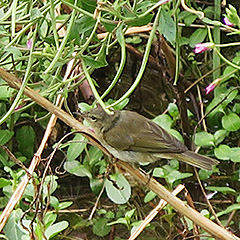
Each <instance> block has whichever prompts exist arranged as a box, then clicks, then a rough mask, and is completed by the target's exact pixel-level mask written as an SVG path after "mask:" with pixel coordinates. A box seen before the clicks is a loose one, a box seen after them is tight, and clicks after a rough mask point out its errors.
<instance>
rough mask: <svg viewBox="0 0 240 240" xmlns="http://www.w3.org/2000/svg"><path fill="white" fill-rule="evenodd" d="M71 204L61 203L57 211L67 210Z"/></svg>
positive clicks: (70, 202) (69, 202)
mask: <svg viewBox="0 0 240 240" xmlns="http://www.w3.org/2000/svg"><path fill="white" fill-rule="evenodd" d="M72 204H73V202H72V201H68V202H67V201H66V202H61V203H59V209H61V210H62V209H65V208H68V207H70V206H71V205H72Z"/></svg>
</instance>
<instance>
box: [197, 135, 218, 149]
mask: <svg viewBox="0 0 240 240" xmlns="http://www.w3.org/2000/svg"><path fill="white" fill-rule="evenodd" d="M194 141H195V144H196V145H198V146H200V147H209V146H214V136H213V135H212V134H210V133H207V132H198V133H196V134H195V139H194Z"/></svg>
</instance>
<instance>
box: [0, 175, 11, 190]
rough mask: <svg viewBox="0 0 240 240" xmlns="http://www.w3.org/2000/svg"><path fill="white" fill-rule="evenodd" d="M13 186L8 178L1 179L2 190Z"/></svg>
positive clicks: (0, 186)
mask: <svg viewBox="0 0 240 240" xmlns="http://www.w3.org/2000/svg"><path fill="white" fill-rule="evenodd" d="M10 184H11V181H10V180H8V179H6V178H2V177H1V178H0V188H3V187H5V186H7V185H10Z"/></svg>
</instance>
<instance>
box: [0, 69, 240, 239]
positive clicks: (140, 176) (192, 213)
mask: <svg viewBox="0 0 240 240" xmlns="http://www.w3.org/2000/svg"><path fill="white" fill-rule="evenodd" d="M0 77H1V78H2V79H3V80H5V81H6V82H7V83H8V84H9V86H10V87H12V88H15V89H17V90H18V89H19V88H20V87H21V82H20V81H19V80H18V79H17V78H16V77H15V76H14V75H12V74H10V73H8V72H7V71H5V70H4V69H2V68H0ZM24 94H25V95H26V96H28V97H30V98H31V99H32V100H33V101H35V102H36V103H37V104H39V105H40V106H42V107H43V108H45V109H46V110H48V111H49V112H51V113H52V114H54V115H56V116H57V117H58V118H59V119H61V120H62V121H63V122H65V123H66V124H67V125H69V126H70V127H72V128H74V129H76V130H77V131H80V132H81V133H82V134H83V135H84V136H85V137H86V138H88V139H89V140H90V141H91V142H92V143H93V144H94V145H95V146H97V147H99V148H100V149H101V150H102V151H103V152H104V153H105V154H107V155H109V153H108V152H107V151H106V149H104V148H103V147H102V146H101V144H100V143H99V141H97V138H96V136H94V134H93V133H92V132H90V131H89V130H88V129H87V127H86V126H84V125H82V124H81V123H80V122H78V121H77V120H76V119H74V118H73V117H71V116H70V115H69V114H67V113H66V112H64V111H63V110H62V109H60V108H58V107H56V106H54V105H53V104H52V103H51V102H49V101H48V100H47V99H45V98H44V97H42V96H41V95H40V94H39V93H37V92H36V91H33V90H32V89H30V88H29V87H26V88H25V90H24ZM116 164H117V165H118V166H119V167H121V168H124V169H125V170H126V171H127V172H129V173H130V174H131V175H133V176H134V177H135V178H136V179H137V180H139V181H140V182H142V183H143V184H145V185H146V184H147V186H148V187H149V188H150V189H151V190H152V191H154V192H155V193H156V194H157V195H158V196H159V197H160V198H162V199H164V200H165V201H166V202H168V203H169V204H170V205H171V206H172V207H173V208H174V209H175V210H177V211H178V212H180V213H181V214H183V215H184V216H186V217H188V218H189V219H191V220H192V221H193V222H194V223H196V224H198V225H199V226H201V227H202V228H203V229H205V230H206V231H207V232H208V233H210V234H211V235H212V236H214V237H216V238H219V239H223V240H240V238H238V237H237V236H235V235H233V234H232V233H230V232H228V231H227V230H226V229H224V228H222V227H220V226H219V225H217V224H216V223H214V222H212V221H211V220H209V219H208V218H206V217H204V216H203V215H201V214H200V213H199V212H197V211H196V210H194V209H193V208H191V207H190V206H189V205H187V204H185V203H184V202H183V201H181V200H180V199H179V198H177V197H176V196H174V195H173V194H171V193H170V192H169V191H168V190H167V189H166V188H165V187H163V186H162V185H161V184H159V183H158V182H157V181H156V180H155V179H153V178H151V179H150V180H149V177H148V176H146V175H145V174H144V173H142V172H141V171H139V170H138V169H135V168H133V167H132V166H130V165H129V164H128V163H127V162H123V161H120V160H119V161H117V163H116ZM0 226H1V222H0ZM0 231H1V229H0Z"/></svg>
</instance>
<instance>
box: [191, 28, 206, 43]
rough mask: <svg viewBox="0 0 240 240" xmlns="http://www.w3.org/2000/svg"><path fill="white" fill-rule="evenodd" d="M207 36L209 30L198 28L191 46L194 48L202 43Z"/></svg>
mask: <svg viewBox="0 0 240 240" xmlns="http://www.w3.org/2000/svg"><path fill="white" fill-rule="evenodd" d="M206 36H207V29H205V28H203V29H202V28H198V29H197V30H196V31H195V32H194V33H193V34H192V35H191V37H190V41H189V45H190V47H192V48H194V47H195V45H196V44H197V43H201V42H203V41H204V39H205V38H206Z"/></svg>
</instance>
